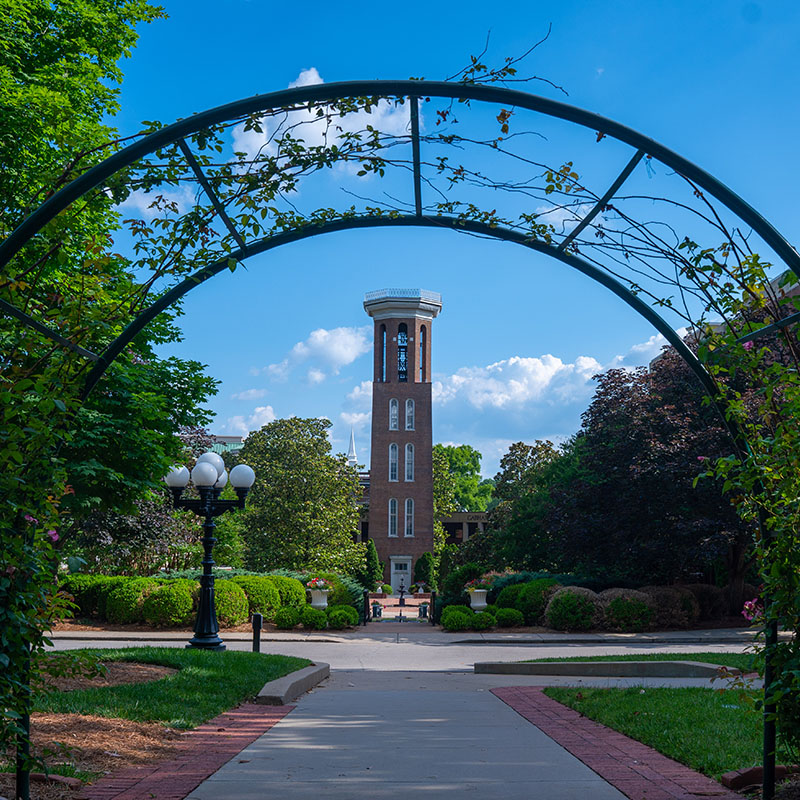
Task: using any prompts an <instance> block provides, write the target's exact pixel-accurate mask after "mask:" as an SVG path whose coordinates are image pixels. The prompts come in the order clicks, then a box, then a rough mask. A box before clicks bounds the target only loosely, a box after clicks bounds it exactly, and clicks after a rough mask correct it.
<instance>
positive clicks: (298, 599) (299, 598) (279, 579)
mask: <svg viewBox="0 0 800 800" xmlns="http://www.w3.org/2000/svg"><path fill="white" fill-rule="evenodd" d="M265 577H268V578H269V579H270V580H271V581H272V583H273V585H274V586H275V588H276V589H277V590H278V595H279V596H280V601H281V606H294V607H295V608H301V607H302V606H304V605H305V604H306V587H305V586H303V584H302V583H300V581H299V580H298V579H297V578H291V577H289V576H288V575H278V574H276V573H274V572H271V573H270V574H269V575H267V576H265Z"/></svg>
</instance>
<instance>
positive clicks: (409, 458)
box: [406, 444, 414, 481]
mask: <svg viewBox="0 0 800 800" xmlns="http://www.w3.org/2000/svg"><path fill="white" fill-rule="evenodd" d="M406 480H407V481H413V480H414V445H413V444H407V445H406Z"/></svg>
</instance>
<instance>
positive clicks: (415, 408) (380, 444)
mask: <svg viewBox="0 0 800 800" xmlns="http://www.w3.org/2000/svg"><path fill="white" fill-rule="evenodd" d="M364 309H365V311H366V312H367V314H369V315H370V316H371V317H372V318H373V319H374V320H375V347H374V365H375V366H374V375H373V381H372V449H371V456H370V462H371V463H370V488H369V534H370V538H371V539H372V540H373V541H374V542H375V547H376V548H377V550H378V557H379V558H380V559H381V561H383V562H384V564H385V565H386V569H385V572H384V579H385V580H386V581H387V582H389V583H391V585H392V588H393V589H394V590H395V591H397V590H398V589H399V588H400V584H401V582H402V583H403V585H404V586H405V588H406V589H408V587H409V586H410V585H411V584H412V583H413V574H414V573H413V569H414V564H415V563H416V561H417V559H418V558H419V557H420V556H421V555H422V554H423V553H427V552H432V551H433V471H432V457H431V448H432V446H433V425H432V416H431V324H432V322H433V320H434V319H435V318H436V316H437V315H438V314H439V312H440V311H441V310H442V297H441V295H440V294H438V293H437V292H428V291H425V290H424V289H381V290H378V291H376V292H369V293H368V294H367V296H366V297H365V298H364Z"/></svg>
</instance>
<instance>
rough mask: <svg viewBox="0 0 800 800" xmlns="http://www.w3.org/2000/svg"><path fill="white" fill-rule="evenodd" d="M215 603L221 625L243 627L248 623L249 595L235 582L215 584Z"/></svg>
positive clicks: (216, 582) (217, 582) (223, 581)
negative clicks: (242, 625) (243, 624)
mask: <svg viewBox="0 0 800 800" xmlns="http://www.w3.org/2000/svg"><path fill="white" fill-rule="evenodd" d="M214 603H215V605H216V608H217V620H218V621H219V624H220V625H241V624H242V623H243V622H247V610H248V607H249V606H248V602H247V595H246V594H245V593H244V590H243V589H242V587H241V586H237V585H236V584H235V583H234V582H233V581H226V580H216V581H215V582H214Z"/></svg>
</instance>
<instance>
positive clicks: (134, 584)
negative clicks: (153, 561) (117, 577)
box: [106, 578, 158, 625]
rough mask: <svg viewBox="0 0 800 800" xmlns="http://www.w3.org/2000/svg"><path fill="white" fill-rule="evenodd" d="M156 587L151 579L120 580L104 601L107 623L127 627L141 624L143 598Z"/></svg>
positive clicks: (155, 582) (154, 581)
mask: <svg viewBox="0 0 800 800" xmlns="http://www.w3.org/2000/svg"><path fill="white" fill-rule="evenodd" d="M157 586H158V581H156V580H154V579H153V578H122V581H121V582H119V583H117V584H116V585H115V586H112V587H111V589H110V591H109V593H108V598H107V600H106V616H107V618H108V621H109V622H113V623H115V624H117V625H128V624H130V623H132V622H142V620H143V618H142V605H143V604H144V599H145V597H146V596H147V595H148V594H149V593H150V592H152V591H154V590H155V588H156V587H157Z"/></svg>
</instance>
